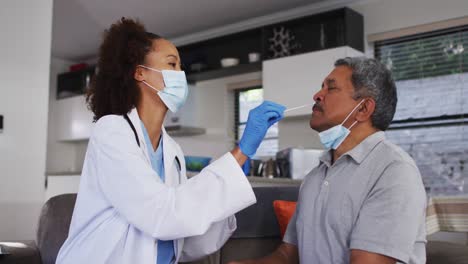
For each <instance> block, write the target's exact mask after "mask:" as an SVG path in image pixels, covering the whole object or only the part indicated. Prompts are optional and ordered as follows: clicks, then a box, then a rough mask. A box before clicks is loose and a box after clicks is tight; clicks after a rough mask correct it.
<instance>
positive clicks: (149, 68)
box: [137, 64, 162, 72]
mask: <svg viewBox="0 0 468 264" xmlns="http://www.w3.org/2000/svg"><path fill="white" fill-rule="evenodd" d="M137 66H138V67H142V68H145V69H147V70H150V71H155V72H162V71H160V70H157V69H154V68H151V67H148V66H145V65H141V64H139V65H137Z"/></svg>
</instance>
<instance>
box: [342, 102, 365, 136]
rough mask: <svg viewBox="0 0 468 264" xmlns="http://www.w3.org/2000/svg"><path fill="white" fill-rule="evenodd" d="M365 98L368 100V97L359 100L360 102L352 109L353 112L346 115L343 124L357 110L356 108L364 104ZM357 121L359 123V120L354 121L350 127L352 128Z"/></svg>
mask: <svg viewBox="0 0 468 264" xmlns="http://www.w3.org/2000/svg"><path fill="white" fill-rule="evenodd" d="M365 100H366V99H362V100H361V102H359V104H357V105H356V106H355V107H354V108H353V110H351V112H350V113H349V114H348V115H347V116H346V118H345V119H344V121H343V122H341V125H343V124H344V123H345V122H346V120H348V118H349V117H350V116H351V115H352V114H353V113H354V111H355V110H356V109H357V108H358V107H359V106H360V105H361V104H362V102H364V101H365ZM356 123H357V121H356V122H354V123H353V124H352V125H351V126H350V127H349V128H348V129H351V128H352V127H353V126H354V125H355V124H356Z"/></svg>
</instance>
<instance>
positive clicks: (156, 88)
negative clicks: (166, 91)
mask: <svg viewBox="0 0 468 264" xmlns="http://www.w3.org/2000/svg"><path fill="white" fill-rule="evenodd" d="M141 82H142V83H144V84H146V85H147V86H148V87H149V88H151V89H153V90H155V91H157V92H161V91H162V90H159V89H157V88H155V87H153V86H151V85H150V84H149V83H147V82H146V81H141Z"/></svg>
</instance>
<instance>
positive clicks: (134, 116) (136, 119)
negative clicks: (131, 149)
mask: <svg viewBox="0 0 468 264" xmlns="http://www.w3.org/2000/svg"><path fill="white" fill-rule="evenodd" d="M128 118H129V119H130V121H131V122H132V124H133V126H134V127H135V130H136V132H137V135H138V139H139V141H140V149H141V150H142V151H143V153H144V154H145V158H146V162H147V163H148V164H149V165H150V166H151V160H150V157H149V153H148V148H147V146H146V141H145V136H144V135H143V130H141V119H140V116H139V115H138V111H137V109H136V108H133V109H132V111H130V114H128Z"/></svg>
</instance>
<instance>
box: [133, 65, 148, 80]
mask: <svg viewBox="0 0 468 264" xmlns="http://www.w3.org/2000/svg"><path fill="white" fill-rule="evenodd" d="M143 70H144V69H143V68H142V67H138V66H137V67H136V68H135V73H134V74H133V78H135V80H137V81H139V82H141V81H144V80H145V74H144V71H143Z"/></svg>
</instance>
